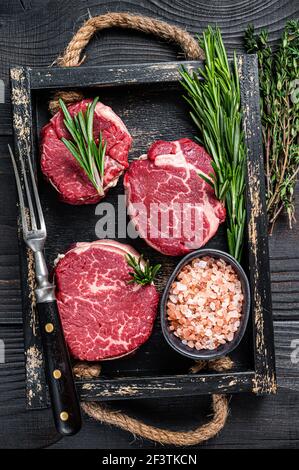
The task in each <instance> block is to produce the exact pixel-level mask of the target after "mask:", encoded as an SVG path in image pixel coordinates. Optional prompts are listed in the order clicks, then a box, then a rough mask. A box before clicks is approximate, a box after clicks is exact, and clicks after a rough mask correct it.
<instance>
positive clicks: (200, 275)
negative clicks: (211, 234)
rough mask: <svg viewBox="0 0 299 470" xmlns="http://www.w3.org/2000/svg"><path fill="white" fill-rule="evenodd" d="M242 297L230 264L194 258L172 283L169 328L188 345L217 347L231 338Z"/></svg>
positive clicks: (240, 313) (240, 309) (168, 308)
mask: <svg viewBox="0 0 299 470" xmlns="http://www.w3.org/2000/svg"><path fill="white" fill-rule="evenodd" d="M243 299H244V297H243V294H242V286H241V282H240V279H239V278H238V275H237V273H236V272H235V270H234V269H233V267H232V266H231V265H230V264H228V263H226V262H225V261H224V260H222V259H217V260H216V259H214V258H212V257H208V256H206V257H203V258H201V259H199V258H196V259H194V260H193V261H192V262H191V263H190V264H188V265H186V266H185V267H184V268H183V269H182V270H181V271H180V273H179V274H178V276H177V280H176V281H175V282H173V283H172V285H171V288H170V294H169V298H168V302H167V317H168V320H169V322H170V330H171V331H173V333H174V334H175V336H177V337H179V338H180V339H181V340H182V342H183V344H185V345H188V346H189V347H190V348H195V349H197V350H199V349H209V350H213V349H216V348H217V347H218V346H220V345H221V344H225V343H226V342H230V341H232V340H233V338H234V335H235V332H236V331H237V330H238V328H239V326H240V319H241V315H242V306H243Z"/></svg>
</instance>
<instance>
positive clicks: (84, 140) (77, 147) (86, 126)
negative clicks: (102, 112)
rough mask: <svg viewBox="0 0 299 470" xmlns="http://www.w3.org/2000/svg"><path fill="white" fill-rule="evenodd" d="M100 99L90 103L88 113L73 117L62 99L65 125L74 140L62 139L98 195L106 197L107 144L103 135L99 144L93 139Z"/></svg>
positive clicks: (61, 105) (60, 101) (80, 113)
mask: <svg viewBox="0 0 299 470" xmlns="http://www.w3.org/2000/svg"><path fill="white" fill-rule="evenodd" d="M98 100H99V98H98V97H97V98H95V99H94V100H93V102H92V103H89V104H88V106H87V109H86V112H85V113H83V112H82V111H80V112H79V113H78V114H77V115H76V116H74V117H72V116H71V115H70V113H69V111H68V109H67V107H66V105H65V104H64V102H63V100H62V99H60V100H59V103H60V107H61V109H62V112H63V114H64V124H65V127H66V128H67V130H68V131H69V133H70V135H71V137H72V139H73V140H67V139H65V138H64V137H62V139H61V140H62V142H63V143H64V145H65V146H66V147H67V149H68V150H69V151H70V152H71V154H72V155H73V156H74V157H75V159H76V160H77V162H78V163H79V165H80V166H81V168H83V170H84V171H85V173H86V175H87V176H88V178H89V180H90V181H91V182H92V184H93V185H94V187H95V188H96V190H97V191H98V193H99V194H100V195H101V196H103V195H104V187H103V182H104V166H105V153H106V142H105V143H103V139H102V133H100V135H99V144H98V145H97V144H96V143H95V140H94V137H93V117H94V111H95V107H96V104H97V102H98Z"/></svg>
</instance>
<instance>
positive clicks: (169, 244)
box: [124, 139, 225, 256]
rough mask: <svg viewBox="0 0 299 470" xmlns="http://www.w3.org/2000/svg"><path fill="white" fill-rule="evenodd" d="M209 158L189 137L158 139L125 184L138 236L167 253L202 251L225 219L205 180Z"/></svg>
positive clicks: (126, 178)
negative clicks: (167, 140)
mask: <svg viewBox="0 0 299 470" xmlns="http://www.w3.org/2000/svg"><path fill="white" fill-rule="evenodd" d="M212 172H213V169H212V166H211V158H210V156H209V155H208V154H207V152H206V151H205V149H204V148H203V147H201V146H200V145H198V144H196V143H195V142H193V141H192V140H190V139H180V140H176V141H173V142H164V141H158V142H155V143H154V144H153V145H152V146H151V147H150V149H149V151H148V154H147V155H142V156H141V157H140V159H139V160H136V161H134V162H132V163H131V165H130V167H129V169H128V171H127V172H126V174H125V178H124V185H125V190H126V195H127V206H128V212H129V215H130V217H131V219H132V221H133V224H134V225H135V228H136V230H137V231H138V232H139V235H140V236H141V237H142V238H144V239H145V241H146V242H147V243H148V244H149V245H150V246H152V247H153V248H154V249H156V250H158V251H160V252H161V253H164V254H165V255H171V256H176V255H184V254H186V253H188V252H189V251H191V250H193V249H196V248H200V247H201V246H203V245H204V244H205V243H207V241H208V240H209V239H210V238H211V237H213V235H215V233H216V232H217V230H218V227H219V224H220V223H221V222H223V221H224V220H225V208H224V206H223V204H222V203H221V202H219V201H218V200H217V199H216V198H215V194H214V190H213V188H212V186H211V185H209V184H208V183H206V182H205V181H204V180H203V179H202V178H201V177H200V176H199V174H204V175H206V176H207V177H209V175H210V174H211V173H212Z"/></svg>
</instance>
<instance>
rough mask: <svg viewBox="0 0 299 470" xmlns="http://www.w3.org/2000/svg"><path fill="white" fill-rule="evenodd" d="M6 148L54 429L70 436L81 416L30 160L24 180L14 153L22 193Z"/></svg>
mask: <svg viewBox="0 0 299 470" xmlns="http://www.w3.org/2000/svg"><path fill="white" fill-rule="evenodd" d="M8 148H9V153H10V156H11V159H12V164H13V168H14V173H15V179H16V186H17V191H18V195H19V201H20V212H21V222H22V229H23V238H24V241H25V243H26V245H27V246H28V247H29V248H30V249H31V250H32V251H33V253H34V259H35V276H36V285H37V287H36V289H35V296H36V303H37V311H38V318H39V326H40V332H41V339H42V345H43V352H44V356H45V373H46V378H47V383H48V387H49V392H50V397H51V403H52V410H53V415H54V421H55V426H56V429H57V431H58V432H59V433H60V434H62V435H72V434H75V433H76V432H78V431H79V430H80V428H81V413H80V405H79V400H78V397H77V394H76V388H75V383H74V379H73V374H72V368H71V363H70V358H69V354H68V350H67V346H66V343H65V339H64V335H63V330H62V325H61V321H60V317H59V313H58V308H57V303H56V298H55V285H54V284H52V283H51V282H49V275H48V269H47V265H46V261H45V258H44V254H43V250H44V246H45V241H46V237H47V230H46V224H45V220H44V216H43V211H42V207H41V203H40V199H39V195H38V190H37V186H36V182H35V176H34V173H33V168H32V164H31V160H30V158H28V167H29V172H28V173H29V174H28V176H27V172H26V169H25V164H24V160H23V158H22V153H21V150H20V148H19V149H18V150H19V160H20V167H21V174H22V176H23V181H24V186H25V191H24V193H23V189H22V185H21V179H20V176H19V171H18V167H17V163H16V160H15V157H14V154H13V151H12V149H11V147H10V145H9V146H8ZM30 185H31V189H30ZM24 196H26V199H27V202H28V209H26V206H25V198H24ZM36 216H37V217H36ZM37 220H38V222H37Z"/></svg>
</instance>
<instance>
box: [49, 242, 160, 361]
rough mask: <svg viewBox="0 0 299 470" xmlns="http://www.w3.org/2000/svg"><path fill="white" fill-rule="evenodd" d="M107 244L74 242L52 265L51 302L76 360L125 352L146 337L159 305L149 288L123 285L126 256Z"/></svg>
mask: <svg viewBox="0 0 299 470" xmlns="http://www.w3.org/2000/svg"><path fill="white" fill-rule="evenodd" d="M127 253H131V254H132V255H133V256H136V257H139V254H138V253H137V252H136V251H135V250H134V249H133V248H132V247H131V246H129V245H123V244H121V243H118V242H115V241H112V240H99V241H95V242H92V243H76V244H75V246H74V247H73V248H72V249H70V250H69V251H68V252H67V253H66V254H65V255H60V256H59V260H58V262H57V264H56V267H55V282H56V298H57V303H58V309H59V313H60V317H61V321H62V325H63V330H64V334H65V337H66V341H67V344H68V347H69V350H70V352H71V354H72V355H73V356H74V357H75V358H77V359H81V360H87V361H97V360H103V359H113V358H118V357H121V356H124V355H126V354H129V353H130V352H132V351H134V350H135V349H136V348H138V347H139V346H140V345H141V344H143V343H144V342H145V341H146V340H147V339H148V337H149V336H150V334H151V331H152V328H153V323H154V320H155V317H156V313H157V306H158V301H159V295H158V292H157V290H156V288H155V286H154V285H153V284H151V285H147V286H141V285H139V284H135V283H134V284H128V281H129V280H130V279H131V277H130V276H129V271H131V268H129V266H128V264H127V262H126V259H125V256H126V254H127Z"/></svg>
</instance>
